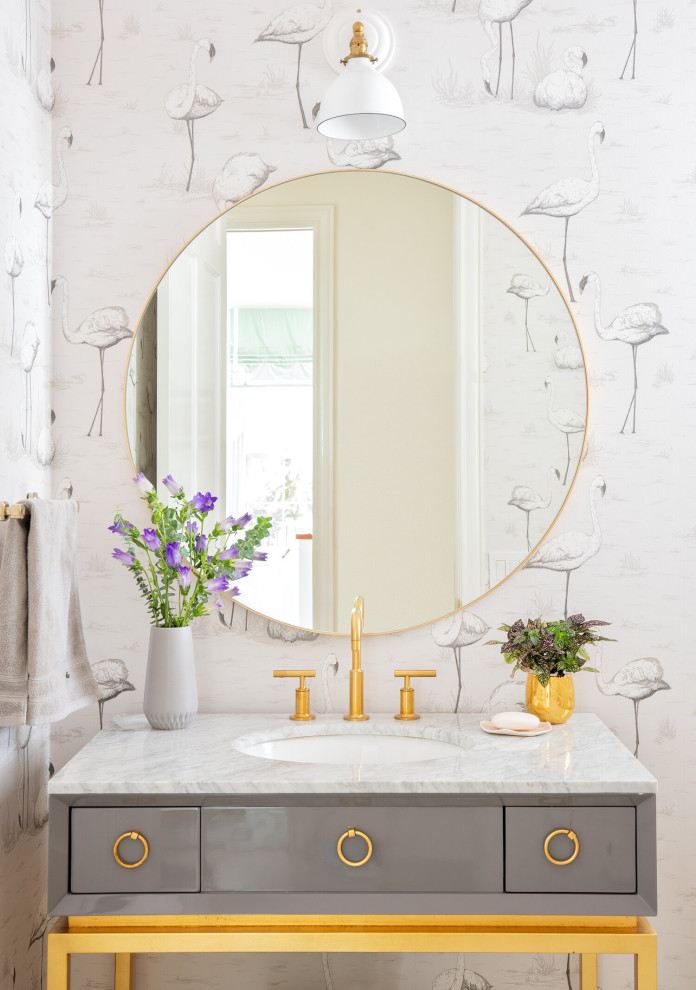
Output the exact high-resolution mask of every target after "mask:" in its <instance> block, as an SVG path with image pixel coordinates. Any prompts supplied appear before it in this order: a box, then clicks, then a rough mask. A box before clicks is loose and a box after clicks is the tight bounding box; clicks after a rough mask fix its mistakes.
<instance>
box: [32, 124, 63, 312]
mask: <svg viewBox="0 0 696 990" xmlns="http://www.w3.org/2000/svg"><path fill="white" fill-rule="evenodd" d="M72 143H73V136H72V131H71V130H70V128H69V127H62V128H61V130H60V132H59V134H58V137H57V138H56V160H57V162H58V180H59V181H58V185H57V186H54V185H53V183H52V182H51V180H50V179H47V180H46V181H45V182H44V183H43V184H42V186H41V188H40V189H39V191H38V193H37V194H36V201H35V202H34V209H36V210H38V211H39V213H40V214H41V215H42V216H43V217H45V219H46V292H47V294H48V304H49V306H50V305H51V273H50V269H49V267H48V248H49V242H50V236H49V228H50V224H51V217H52V216H53V214H54V213H55V212H56V210H57V209H59V208H60V207H61V206H62V205H63V203H64V202H65V201H66V199H67V198H68V176H67V173H66V171H65V162H64V161H63V149H64V146H66V147H68V148H72Z"/></svg>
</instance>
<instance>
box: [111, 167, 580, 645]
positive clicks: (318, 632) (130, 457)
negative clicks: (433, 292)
mask: <svg viewBox="0 0 696 990" xmlns="http://www.w3.org/2000/svg"><path fill="white" fill-rule="evenodd" d="M355 171H356V170H355V169H347V168H344V169H331V170H327V171H322V172H306V173H303V174H302V175H294V176H292V177H291V178H289V179H283V180H281V181H280V182H274V183H271V184H270V185H264V186H262V187H261V188H260V189H257V190H256V191H255V192H253V193H252V194H251V195H250V196H245V197H244V199H240V200H239V202H237V203H235V204H234V206H230V207H228V208H227V209H226V210H222V211H221V212H220V213H218V214H216V215H215V216H214V217H212V219H210V220H209V221H208V222H207V223H205V224H203V226H202V227H200V228H199V229H198V230H197V231H196V233H195V234H194V235H193V236H192V237H190V238H189V239H188V240H187V241H186V243H185V244H184V246H183V247H182V248H181V250H179V251H178V252H177V254H176V255H175V256H174V257H173V258H172V260H171V261H170V262H169V264H168V265H167V267H166V268H165V269H164V270H163V271H162V274H161V275H160V277H159V278H158V279H157V281H156V283H155V285H154V286H153V288H152V291H151V292H150V295H149V296H148V297H147V300H146V302H145V305H144V306H143V308H142V310H141V312H140V316H139V317H138V323H137V326H136V329H135V332H134V334H133V336H132V338H131V342H130V346H129V348H128V356H127V358H126V368H125V372H124V376H123V432H124V436H125V440H126V449H127V452H128V460H129V462H130V466H131V472H132V474H133V475H134V474H135V464H134V463H133V455H132V453H131V444H130V438H129V436H128V423H127V420H126V386H127V383H128V369H129V367H130V360H131V353H132V351H133V348H134V346H135V342H136V338H137V334H138V330H139V329H140V325H141V323H142V320H143V317H144V315H145V313H146V311H147V308H148V306H149V305H150V303H151V301H152V298H153V296H154V295H155V293H156V292H157V289H158V287H159V285H160V283H161V281H162V279H163V278H164V276H165V275H166V274H167V272H168V271H169V269H170V268H171V266H172V265H173V264H174V262H175V261H176V260H177V259H178V258H179V256H180V255H181V254H183V252H184V251H185V250H186V249H187V248H188V246H189V245H190V244H191V243H192V242H193V241H195V239H196V238H197V237H198V235H199V234H201V233H202V232H203V231H204V230H206V229H207V228H208V227H210V225H211V224H213V223H215V222H216V221H217V220H219V219H220V217H222V216H224V214H226V213H229V212H230V210H234V209H235V207H237V206H239V205H240V204H242V203H248V202H249V201H250V200H253V199H254V198H255V197H256V196H258V195H260V194H261V193H264V192H266V191H267V190H269V189H275V188H277V187H278V186H284V185H287V183H289V182H294V181H295V180H296V179H308V178H311V177H312V176H316V175H335V174H338V173H340V172H355ZM380 172H381V173H387V174H389V175H398V176H401V177H403V178H407V179H417V180H418V181H420V182H429V183H430V184H431V185H433V186H438V187H439V188H440V189H444V190H446V191H447V192H450V193H452V194H453V195H454V196H461V198H462V199H465V200H467V201H468V202H469V203H471V204H473V205H474V206H477V207H478V208H479V209H481V210H483V211H484V212H485V213H487V214H488V215H489V216H491V217H493V219H494V220H497V221H499V223H501V224H503V226H504V227H506V228H507V229H508V230H509V231H510V233H512V234H514V236H515V237H516V238H517V239H518V240H520V241H521V242H522V243H523V244H524V245H525V247H526V248H527V249H528V250H529V251H530V252H531V253H532V254H533V255H534V257H535V258H536V260H537V261H538V262H539V264H540V265H541V266H542V268H543V269H544V271H545V272H546V274H547V275H548V277H549V279H550V280H551V282H552V284H553V285H555V287H556V289H557V290H558V293H559V296H560V298H561V299H562V300H563V304H564V305H565V308H566V311H567V313H568V316H569V317H570V321H571V323H572V324H573V328H574V329H575V333H576V336H577V338H578V347H579V348H580V353H581V354H582V371H583V375H584V377H585V409H586V414H585V430H584V433H583V436H582V446H581V448H580V454H579V457H578V461H577V466H576V468H575V471H574V473H573V477H572V480H571V482H570V485H569V487H568V492H567V494H566V497H565V498H564V499H563V502H562V503H561V505H560V508H559V510H558V512H557V513H556V515H555V516H554V518H553V519H552V520H551V524H550V525H549V527H548V529H547V530H546V532H545V533H544V535H543V536H542V538H541V539H540V540H539V542H538V543H537V544H536V545H535V546H534V547H532V549H531V550H530V552H529V553H528V554H527V556H526V557H525V558H524V559H523V560H522V561H521V562H520V563H519V564H518V565H517V567H516V568H515V569H514V570H513V571H510V573H509V574H507V575H506V576H505V577H504V578H502V580H500V581H498V583H497V584H494V585H493V587H491V588H489V589H488V590H487V591H484V592H483V594H481V595H479V596H478V598H474V599H473V600H472V601H470V602H468V603H467V604H466V605H463V606H462V607H461V608H457V609H453V610H452V611H450V612H445V613H444V614H443V615H440V616H436V617H435V618H433V619H428V620H427V621H425V622H419V623H416V624H415V625H413V626H405V627H403V628H402V629H390V630H386V631H380V632H374V633H370V632H363V635H364V636H391V635H393V634H394V633H401V632H408V631H410V630H411V629H420V628H421V627H423V626H431V625H434V624H435V623H436V622H440V621H441V620H443V619H447V618H449V617H450V616H452V615H456V614H457V613H458V612H466V611H467V610H468V609H470V608H471V607H472V606H473V605H476V604H477V603H478V602H480V601H482V600H483V599H484V598H486V597H487V596H488V595H490V594H491V593H492V592H493V591H496V590H497V589H498V588H500V587H501V586H502V585H503V584H505V583H506V582H507V581H509V580H510V578H512V577H514V575H515V574H517V572H518V571H520V570H522V568H523V567H524V566H525V564H526V563H527V561H528V560H529V559H530V557H532V556H533V555H534V554H535V553H536V551H537V550H538V548H539V547H540V546H541V544H542V543H543V542H544V540H546V539H547V538H548V536H549V533H550V532H551V531H552V530H553V528H554V527H555V525H556V523H557V522H558V520H559V518H560V517H561V515H562V514H563V510H564V509H565V507H566V503H567V502H568V499H569V498H570V496H571V494H572V491H573V488H574V487H575V482H576V480H577V477H578V472H579V470H580V465H581V464H582V462H583V460H584V458H585V453H586V450H587V431H588V424H589V420H590V388H589V381H588V377H587V359H586V355H585V349H584V347H583V345H582V337H581V336H580V331H579V330H578V325H577V323H576V322H575V317H574V316H573V313H572V310H571V308H570V304H569V302H568V300H567V299H566V297H565V295H564V293H563V291H562V289H561V287H560V285H559V284H558V281H557V279H556V278H555V276H554V275H553V273H552V272H551V270H550V269H549V267H548V265H547V264H546V262H545V261H544V260H543V258H541V257H540V255H539V254H538V253H537V252H536V251H535V250H534V248H533V247H532V245H531V244H530V243H529V241H527V240H526V239H525V238H524V237H523V236H522V234H520V233H519V231H517V230H515V228H514V227H513V226H511V225H510V224H509V223H508V222H507V221H506V220H504V219H503V218H502V217H500V216H498V214H497V213H495V212H494V211H493V210H491V209H489V208H488V207H487V206H484V205H483V203H479V202H478V200H476V199H473V198H472V197H471V196H467V195H466V194H465V193H462V192H460V191H459V190H458V189H454V188H453V187H452V186H448V185H445V183H443V182H436V181H435V180H433V179H426V178H424V177H423V176H421V175H412V174H410V173H409V172H397V171H395V170H393V169H380ZM358 590H359V589H358ZM356 593H357V591H356ZM222 594H223V596H224V597H225V598H227V599H228V601H231V602H232V604H233V605H234V604H236V605H239V606H240V608H243V609H245V611H247V612H251V613H252V614H253V615H257V616H259V618H261V619H265V620H266V621H268V622H276V623H278V624H279V625H282V626H287V627H288V628H289V629H297V630H298V632H305V633H314V634H316V635H317V636H342V637H348V636H350V632H324V631H322V630H317V629H308V628H307V627H306V626H296V625H293V624H292V623H289V622H279V620H278V619H274V618H273V616H270V615H266V614H265V613H264V612H258V611H256V609H253V608H250V607H249V606H248V605H242V604H241V603H240V602H238V601H237V599H236V598H231V597H230V596H229V595H225V593H224V592H223V593H222Z"/></svg>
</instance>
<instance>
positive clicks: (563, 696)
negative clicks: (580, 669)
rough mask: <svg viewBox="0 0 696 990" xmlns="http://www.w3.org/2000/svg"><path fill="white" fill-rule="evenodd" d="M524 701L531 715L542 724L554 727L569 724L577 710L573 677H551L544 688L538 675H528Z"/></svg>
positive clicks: (570, 675)
mask: <svg viewBox="0 0 696 990" xmlns="http://www.w3.org/2000/svg"><path fill="white" fill-rule="evenodd" d="M524 701H525V705H526V706H527V711H528V712H529V713H530V715H536V716H537V717H538V718H540V719H541V721H542V722H550V723H551V724H552V725H560V724H561V723H562V722H567V721H568V719H569V718H570V716H571V715H572V714H573V709H574V708H575V687H574V685H573V675H572V674H566V676H565V677H551V678H549V683H548V684H547V685H546V687H542V686H541V684H540V683H539V678H538V677H537V675H536V674H527V687H526V689H525V693H524Z"/></svg>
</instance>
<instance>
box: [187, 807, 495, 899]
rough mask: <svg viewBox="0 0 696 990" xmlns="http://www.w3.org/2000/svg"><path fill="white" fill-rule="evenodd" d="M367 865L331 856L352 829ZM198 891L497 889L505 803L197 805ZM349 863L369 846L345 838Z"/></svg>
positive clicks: (448, 890)
mask: <svg viewBox="0 0 696 990" xmlns="http://www.w3.org/2000/svg"><path fill="white" fill-rule="evenodd" d="M351 827H352V828H355V829H357V830H359V831H361V832H364V833H365V834H366V835H368V836H369V838H370V839H371V841H372V844H373V852H372V856H371V858H370V859H369V861H368V862H367V863H365V864H364V866H359V867H353V866H347V865H346V864H345V863H343V862H342V861H341V859H340V858H339V855H338V852H337V848H336V847H337V843H338V840H339V838H340V837H341V835H342V834H343V833H344V832H346V831H347V830H348V829H349V828H351ZM201 829H202V839H201V889H202V890H211V891H212V890H225V891H244V890H257V891H264V890H266V891H271V890H277V891H317V892H320V891H370V892H371V891H375V892H378V891H383V892H389V891H392V892H401V891H404V892H405V891H421V892H424V891H439V892H443V893H444V892H467V891H488V892H491V891H502V889H503V809H502V808H466V807H458V808H447V807H445V808H443V807H431V808H399V807H391V808H390V807H369V808H338V807H287V808H259V807H256V808H210V807H208V808H203V810H202V820H201ZM342 851H343V853H344V855H345V856H346V857H347V858H348V859H350V860H353V861H355V860H360V859H362V858H363V857H364V856H365V854H366V852H367V844H366V842H365V840H364V839H361V838H359V837H358V836H355V837H354V838H347V839H346V840H345V842H344V844H343V846H342Z"/></svg>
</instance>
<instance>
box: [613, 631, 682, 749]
mask: <svg viewBox="0 0 696 990" xmlns="http://www.w3.org/2000/svg"><path fill="white" fill-rule="evenodd" d="M601 647H602V644H601V643H600V644H599V645H598V646H597V650H598V654H599V655H598V659H599V673H597V674H595V680H596V682H597V687H598V688H599V690H600V691H601V692H602V694H607V695H613V694H618V695H621V697H622V698H628V700H629V701H632V702H633V715H634V720H635V725H636V745H635V748H634V750H633V755H634V756H638V745H639V743H640V737H639V735H638V705H639V704H640V703H641V701H645V699H646V698H652V696H653V695H654V694H657V692H658V691H671V687H670V685H669V684H668V683H667V682H666V681H665V678H664V672H663V670H662V664H661V663H660V661H659V660H656V659H655V658H654V657H641V659H640V660H630V661H629V662H628V663H625V664H624V665H623V667H621V668H620V669H619V670H618V671H617V672H616V674H614V676H613V677H612V678H611V680H609V681H605V680H604V679H603V670H604V663H603V657H602V652H601Z"/></svg>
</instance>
